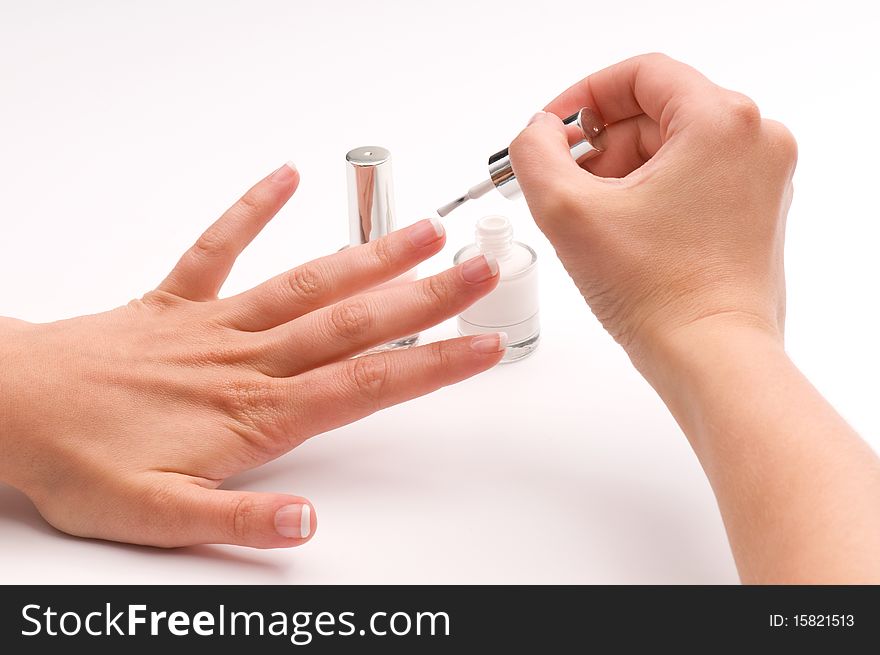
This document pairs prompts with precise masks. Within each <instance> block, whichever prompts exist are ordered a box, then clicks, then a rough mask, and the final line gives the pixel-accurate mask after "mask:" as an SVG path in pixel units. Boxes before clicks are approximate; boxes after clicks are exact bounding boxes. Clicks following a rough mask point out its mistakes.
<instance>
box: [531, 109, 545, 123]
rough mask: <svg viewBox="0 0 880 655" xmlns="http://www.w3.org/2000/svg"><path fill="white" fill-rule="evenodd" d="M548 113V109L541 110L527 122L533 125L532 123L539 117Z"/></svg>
mask: <svg viewBox="0 0 880 655" xmlns="http://www.w3.org/2000/svg"><path fill="white" fill-rule="evenodd" d="M546 115H547V112H546V111H539V112H538V113H537V114H535V115H534V116H532V117H531V118H530V119H529V122H528V123H527V125H531V124H532V123H534V122H535V121H536V120H538V119H539V118H543V117H544V116H546Z"/></svg>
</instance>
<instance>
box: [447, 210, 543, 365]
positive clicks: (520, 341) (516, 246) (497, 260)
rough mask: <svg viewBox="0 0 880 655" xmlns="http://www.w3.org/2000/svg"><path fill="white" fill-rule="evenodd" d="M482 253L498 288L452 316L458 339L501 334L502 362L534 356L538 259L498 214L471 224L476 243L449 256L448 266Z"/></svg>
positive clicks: (538, 328) (537, 329)
mask: <svg viewBox="0 0 880 655" xmlns="http://www.w3.org/2000/svg"><path fill="white" fill-rule="evenodd" d="M479 254H482V255H484V256H485V257H486V261H487V262H488V264H489V268H490V270H492V271H493V273H495V272H500V274H501V275H500V277H501V279H500V280H499V281H498V286H497V287H495V289H493V290H492V291H491V292H489V294H488V295H486V296H484V297H482V298H480V299H479V300H478V301H477V302H475V303H474V304H473V305H471V306H470V307H468V308H467V309H466V310H464V311H463V312H462V313H461V314H459V316H458V331H459V333H460V334H462V335H465V336H467V335H474V334H491V333H495V332H505V333H507V334H506V336H507V338H508V345H507V350H506V351H505V354H504V358H503V359H502V360H501V361H502V362H513V361H516V360H518V359H522V358H523V357H525V356H526V355H529V354H530V353H532V352H534V350H535V348H537V347H538V339H539V338H540V336H541V326H540V322H539V320H538V266H537V260H538V256H537V255H536V254H535V251H534V250H532V249H531V248H530V247H529V246H527V245H526V244H524V243H520V242H519V241H514V240H513V228H512V227H511V225H510V221H509V220H507V218H506V217H504V216H485V217H483V218H481V219H480V220H479V221H478V222H477V230H476V243H474V244H471V245H469V246H466V247H464V248H462V249H461V250H459V251H458V252H457V253H456V254H455V258H454V260H453V261H454V262H455V263H456V264H459V263H461V262H463V261H466V260H468V259H470V258H471V257H475V256H477V255H479Z"/></svg>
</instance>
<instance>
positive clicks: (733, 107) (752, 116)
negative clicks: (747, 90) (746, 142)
mask: <svg viewBox="0 0 880 655" xmlns="http://www.w3.org/2000/svg"><path fill="white" fill-rule="evenodd" d="M721 110H722V116H723V117H724V119H725V122H726V125H727V127H728V128H729V129H730V130H731V131H735V132H742V131H748V132H752V131H755V130H756V129H757V128H758V127H760V125H761V110H760V109H758V105H756V104H755V101H754V100H752V99H751V98H749V97H748V96H747V95H743V94H742V93H738V92H736V91H728V92H726V93H725V96H724V99H723V101H722V107H721Z"/></svg>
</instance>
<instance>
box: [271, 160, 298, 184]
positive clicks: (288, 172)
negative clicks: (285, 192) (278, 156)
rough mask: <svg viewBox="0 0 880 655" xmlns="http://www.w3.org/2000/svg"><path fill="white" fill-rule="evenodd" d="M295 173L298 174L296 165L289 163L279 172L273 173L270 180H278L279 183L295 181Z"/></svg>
mask: <svg viewBox="0 0 880 655" xmlns="http://www.w3.org/2000/svg"><path fill="white" fill-rule="evenodd" d="M294 173H296V164H294V163H293V162H292V161H289V162H287V163H286V164H284V166H282V167H281V168H279V169H278V170H277V171H275V172H274V173H272V174H271V175H270V176H269V179H270V180H277V181H278V182H289V181H290V180H292V179H293V174H294Z"/></svg>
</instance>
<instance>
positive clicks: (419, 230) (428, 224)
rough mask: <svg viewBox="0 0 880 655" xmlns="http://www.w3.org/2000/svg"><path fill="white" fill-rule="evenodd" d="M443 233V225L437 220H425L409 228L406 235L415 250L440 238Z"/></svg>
mask: <svg viewBox="0 0 880 655" xmlns="http://www.w3.org/2000/svg"><path fill="white" fill-rule="evenodd" d="M443 232H444V229H443V224H442V223H441V222H440V219H439V218H426V219H425V220H423V221H419V222H418V223H416V224H415V225H413V226H412V227H410V228H409V229H408V231H407V233H406V235H407V236H408V237H409V242H410V243H411V244H413V245H414V246H415V247H416V248H423V247H425V246H427V245H429V244H431V243H434V242H435V241H436V240H437V239H439V238H440V237H442V236H443Z"/></svg>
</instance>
